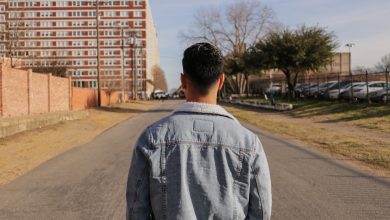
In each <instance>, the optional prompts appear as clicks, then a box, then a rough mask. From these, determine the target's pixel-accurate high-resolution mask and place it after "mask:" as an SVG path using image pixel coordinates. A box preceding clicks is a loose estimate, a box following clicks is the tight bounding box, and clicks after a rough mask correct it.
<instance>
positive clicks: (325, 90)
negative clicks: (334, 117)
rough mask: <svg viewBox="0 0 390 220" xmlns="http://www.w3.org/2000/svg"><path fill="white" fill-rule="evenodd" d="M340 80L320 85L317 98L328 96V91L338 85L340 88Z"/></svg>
mask: <svg viewBox="0 0 390 220" xmlns="http://www.w3.org/2000/svg"><path fill="white" fill-rule="evenodd" d="M338 85H339V82H338V81H330V82H328V83H325V84H324V85H323V86H322V87H320V89H319V91H318V94H316V97H317V98H328V91H329V90H331V89H333V88H335V87H336V86H337V88H338Z"/></svg>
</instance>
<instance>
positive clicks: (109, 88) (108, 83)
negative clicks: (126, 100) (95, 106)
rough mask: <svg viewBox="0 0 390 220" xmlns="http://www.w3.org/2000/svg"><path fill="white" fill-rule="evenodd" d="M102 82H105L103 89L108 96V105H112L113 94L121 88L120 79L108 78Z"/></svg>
mask: <svg viewBox="0 0 390 220" xmlns="http://www.w3.org/2000/svg"><path fill="white" fill-rule="evenodd" d="M102 83H103V90H104V92H105V93H106V95H107V96H108V106H111V96H112V94H113V93H114V92H115V91H118V88H120V87H119V84H118V81H116V80H114V79H109V78H106V79H103V80H102ZM122 98H123V97H121V99H122Z"/></svg>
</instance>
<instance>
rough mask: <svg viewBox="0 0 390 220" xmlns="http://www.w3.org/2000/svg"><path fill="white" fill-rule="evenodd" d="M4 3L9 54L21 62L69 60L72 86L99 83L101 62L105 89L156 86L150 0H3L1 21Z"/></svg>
mask: <svg viewBox="0 0 390 220" xmlns="http://www.w3.org/2000/svg"><path fill="white" fill-rule="evenodd" d="M2 7H4V10H3V11H4V20H5V21H6V23H5V27H4V29H5V30H6V31H5V33H6V36H5V37H6V38H7V40H8V41H9V43H11V45H9V46H7V47H5V48H4V49H5V50H6V51H5V54H6V55H7V56H12V57H13V58H18V59H21V65H22V67H24V68H34V67H39V66H53V65H54V66H66V67H67V74H68V75H69V76H72V79H73V82H72V83H73V86H76V87H84V88H95V89H96V88H97V87H98V75H99V74H98V69H99V68H100V71H99V73H100V86H101V88H102V89H115V90H123V91H125V92H126V95H129V96H130V97H134V94H135V93H137V94H138V96H143V97H145V96H148V95H150V93H151V92H152V91H151V90H152V89H153V88H148V87H147V82H148V81H153V78H152V77H153V74H152V73H151V72H150V71H151V67H152V66H154V65H159V59H157V58H156V57H159V54H158V53H159V51H158V44H157V34H156V29H155V27H154V24H153V20H152V19H153V18H152V16H151V10H150V7H149V2H148V1H147V0H9V1H0V22H1V18H2V11H1V8H2ZM97 21H99V22H97ZM0 25H2V23H0ZM0 28H1V26H0ZM98 39H99V40H98ZM98 43H99V45H98ZM0 46H1V45H0ZM98 50H99V51H100V53H99V54H98V52H97V51H98ZM98 60H100V62H99V63H100V65H98ZM98 66H100V67H98Z"/></svg>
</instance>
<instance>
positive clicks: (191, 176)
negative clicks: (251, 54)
mask: <svg viewBox="0 0 390 220" xmlns="http://www.w3.org/2000/svg"><path fill="white" fill-rule="evenodd" d="M126 200H127V215H126V216H127V219H137V220H138V219H158V220H160V219H161V220H165V219H185V220H191V219H223V220H226V219H270V217H271V206H272V196H271V179H270V173H269V168H268V163H267V159H266V156H265V153H264V150H263V147H262V145H261V143H260V141H259V139H258V137H257V136H256V135H254V134H253V133H252V132H250V131H249V130H247V129H245V128H244V127H243V126H241V125H240V123H239V122H238V121H237V120H236V119H235V118H234V117H233V116H232V115H230V114H229V113H228V112H226V111H225V110H224V109H223V108H222V107H220V106H218V105H211V104H203V103H190V102H187V103H184V104H182V105H181V106H179V107H178V108H177V109H176V110H174V112H173V113H172V114H171V115H170V116H168V117H166V118H164V119H162V120H160V121H158V122H156V123H154V124H153V125H151V126H149V127H148V128H147V129H146V130H145V131H144V132H143V133H142V135H141V136H140V137H139V139H138V141H137V144H136V146H135V149H134V152H133V159H132V162H131V167H130V172H129V176H128V183H127V192H126Z"/></svg>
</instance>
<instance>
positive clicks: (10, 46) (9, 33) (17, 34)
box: [5, 8, 29, 67]
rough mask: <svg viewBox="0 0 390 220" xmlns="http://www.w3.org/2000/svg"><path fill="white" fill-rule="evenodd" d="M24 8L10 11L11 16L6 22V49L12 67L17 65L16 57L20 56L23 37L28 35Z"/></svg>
mask: <svg viewBox="0 0 390 220" xmlns="http://www.w3.org/2000/svg"><path fill="white" fill-rule="evenodd" d="M25 9H26V8H23V9H21V10H19V11H11V12H9V16H10V17H9V18H8V20H7V23H6V44H5V47H6V51H7V55H8V56H9V58H10V61H11V67H15V64H14V62H13V61H14V58H17V57H18V53H19V49H20V47H21V46H22V45H21V42H22V38H23V37H26V35H27V33H28V31H29V27H28V24H27V23H26V21H25V20H24V19H23V18H24V11H25Z"/></svg>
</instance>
